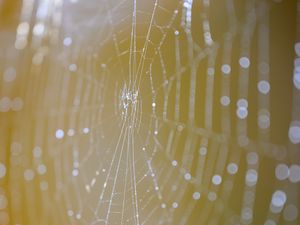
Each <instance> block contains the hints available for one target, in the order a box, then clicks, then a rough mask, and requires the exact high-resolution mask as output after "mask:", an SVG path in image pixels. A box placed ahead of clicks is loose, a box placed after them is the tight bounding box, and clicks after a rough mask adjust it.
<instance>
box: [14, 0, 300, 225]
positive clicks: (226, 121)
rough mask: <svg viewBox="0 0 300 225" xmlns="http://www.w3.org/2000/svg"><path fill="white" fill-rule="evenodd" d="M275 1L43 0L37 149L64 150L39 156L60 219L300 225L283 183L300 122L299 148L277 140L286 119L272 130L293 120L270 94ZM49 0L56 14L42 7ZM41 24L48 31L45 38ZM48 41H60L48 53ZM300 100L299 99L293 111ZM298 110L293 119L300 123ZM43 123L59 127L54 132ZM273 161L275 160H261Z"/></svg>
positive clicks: (290, 189) (139, 224)
mask: <svg viewBox="0 0 300 225" xmlns="http://www.w3.org/2000/svg"><path fill="white" fill-rule="evenodd" d="M47 4H48V6H45V5H47ZM276 4H278V3H276V2H271V1H267V0H261V1H254V0H247V1H240V2H237V1H234V0H226V1H222V2H218V3H216V1H210V0H203V1H193V0H183V1H168V0H147V1H137V0H122V1H116V0H99V1H94V0H86V1H77V0H72V1H65V2H62V1H58V0H57V1H53V2H52V1H39V2H38V4H37V12H40V14H38V13H37V23H36V25H35V27H34V28H36V30H35V31H36V32H35V33H36V34H35V36H37V39H36V40H35V39H34V37H33V39H32V48H33V49H35V51H36V53H35V54H36V55H35V56H36V58H35V59H36V60H34V59H33V64H37V65H39V64H40V63H39V62H40V61H39V59H40V58H39V57H41V55H42V56H43V54H45V55H46V54H49V55H50V56H49V58H46V59H47V60H48V61H47V62H46V65H48V70H49V76H48V77H47V80H46V81H45V82H40V87H39V90H42V89H43V90H44V91H43V92H42V93H43V95H42V96H40V97H39V99H38V101H37V102H38V103H37V104H38V106H39V107H36V110H35V111H34V115H35V118H36V122H35V130H36V133H37V135H36V140H35V141H34V142H35V146H36V147H35V148H34V151H35V153H36V152H39V148H40V147H39V146H42V148H43V149H44V150H43V151H44V154H46V155H49V156H50V157H51V161H49V162H43V160H42V159H39V160H42V161H39V163H38V164H39V165H41V163H42V162H43V163H44V164H47V167H48V169H47V173H48V174H49V173H50V174H51V175H50V176H49V178H48V180H47V182H46V183H45V182H44V183H41V189H42V191H47V190H48V191H49V192H53V195H54V196H55V198H54V201H56V202H57V210H54V211H55V213H54V212H53V214H55V215H56V216H55V217H57V218H56V219H54V221H56V222H57V221H64V222H65V224H89V225H100V224H101V225H102V224H103V225H104V224H105V225H113V224H115V225H120V224H121V225H125V224H134V225H146V224H172V225H173V224H179V225H184V224H209V225H214V224H251V223H252V224H265V225H273V224H281V223H283V222H282V221H284V222H286V224H288V222H295V223H296V220H297V214H298V208H297V207H298V205H299V201H298V200H295V199H294V198H293V197H292V196H294V195H297V194H298V191H299V188H298V189H297V186H295V185H294V186H293V185H283V184H282V183H280V182H281V181H280V180H283V179H284V180H285V181H286V182H290V183H297V182H299V181H298V180H297V179H298V177H297V176H296V178H295V175H293V176H291V175H289V179H290V181H288V180H287V179H288V178H287V177H284V175H281V173H284V171H286V170H285V166H287V165H294V164H295V165H296V164H299V161H297V160H296V159H295V161H290V160H289V159H288V155H290V152H293V151H295V149H296V150H297V148H298V147H297V145H296V144H297V143H294V142H293V138H291V134H294V132H293V131H291V128H290V131H289V132H290V133H289V134H290V139H292V140H291V142H293V143H289V144H288V145H287V144H286V141H287V140H286V139H281V138H278V137H281V136H284V137H285V136H287V135H282V134H283V133H284V134H287V133H288V131H287V130H283V131H281V132H280V134H279V135H278V134H275V135H274V134H273V136H272V133H271V124H272V125H273V124H275V125H273V126H274V127H275V128H273V129H276V126H277V127H279V125H277V124H276V119H277V118H280V115H279V114H277V113H274V115H273V114H272V118H271V111H272V113H273V110H272V109H273V108H272V106H271V98H270V91H271V89H270V87H271V82H272V80H271V77H270V67H271V59H270V54H269V50H270V45H271V44H272V43H271V42H270V27H271V25H270V9H271V7H273V6H274V5H276ZM50 6H51V7H53V9H54V10H53V11H52V13H53V14H51V15H52V20H51V19H49V18H47V19H49V20H47V19H45V18H46V17H43V15H44V14H43V13H45V12H44V11H43V10H46V9H47V7H48V10H49V8H51V7H50ZM43 7H44V8H43ZM39 10H40V11H39ZM58 14H59V15H61V16H62V17H61V18H62V19H61V21H59V19H58V20H57V21H56V20H55V19H56V18H59V16H57V15H58ZM38 15H40V17H39V16H38ZM218 16H219V17H218ZM215 17H218V18H215ZM38 20H40V21H38ZM49 21H51V22H49ZM41 23H42V24H47V26H46V28H47V29H49V30H51V31H52V32H48V33H47V35H49V36H47V37H46V34H43V35H45V36H43V35H42V38H41V37H40V36H41V35H40V34H39V32H40V33H43V31H41V29H39V28H40V27H39V26H38V25H39V24H41ZM59 30H60V31H59ZM55 31H57V33H55ZM33 33H34V31H33ZM59 34H60V35H59ZM51 35H52V36H51ZM38 38H41V40H40V41H41V42H39V41H38ZM17 40H18V39H17ZM35 41H36V42H35ZM43 43H44V44H43ZM18 44H19V45H20V43H17V41H16V44H15V46H16V48H17V47H18V46H19V45H18ZM43 45H49V46H51V45H54V46H55V48H54V50H51V51H50V53H48V50H45V52H47V53H44V52H43V49H44V48H43V47H42V46H43ZM19 48H21V49H22V45H21V47H19ZM33 58H34V57H33ZM254 74H255V75H254ZM37 80H38V79H37ZM296 81H297V80H296ZM253 84H254V85H255V88H252V87H253ZM32 87H33V86H32ZM296 87H297V86H296ZM272 88H273V86H272ZM27 89H30V85H29V88H27ZM297 91H298V92H299V90H296V91H295V93H296V94H295V96H296V95H297V93H298V92H297ZM34 93H35V92H34V91H33V90H32V91H31V92H30V94H28V96H31V95H34ZM295 99H297V100H298V101H299V97H295ZM295 101H296V100H295ZM295 105H296V103H295ZM292 110H294V111H295V110H297V109H296V106H295V108H294V109H293V108H292V109H285V111H284V112H285V113H291V112H292ZM45 118H47V121H46V122H45V121H44V119H45ZM298 120H299V118H297V116H296V117H295V118H293V121H296V125H294V124H295V123H294V122H293V123H292V125H291V127H293V126H294V127H298V128H299V126H298V125H297V121H298ZM288 122H289V120H287V123H288ZM39 132H41V134H39V135H38V133H39ZM44 133H46V134H49V133H50V134H51V138H49V140H47V141H45V140H43V138H42V136H43V134H44ZM276 135H277V136H276ZM296 139H297V137H296ZM296 141H297V140H296ZM44 142H45V143H44ZM295 155H296V156H297V157H296V158H297V159H298V158H299V153H297V154H295ZM35 157H36V156H35ZM38 158H39V157H38ZM265 162H269V164H268V165H272V169H268V168H267V169H262V167H264V165H266V164H265ZM44 164H43V165H44ZM38 168H40V167H38ZM295 168H296V169H295ZM298 169H299V168H298V167H297V166H296V167H294V169H292V167H290V168H288V169H287V170H288V171H289V172H288V173H291V171H295V170H296V171H298ZM41 170H42V169H41V168H40V169H39V171H40V173H43V172H41ZM269 171H270V172H269ZM274 171H275V172H276V171H277V172H276V176H275V175H274V174H275V172H274ZM27 172H28V171H27ZM270 173H272V175H269V174H270ZM278 174H279V175H278ZM293 179H296V180H293ZM268 182H272V183H273V185H272V186H271V185H269V186H265V185H267V184H268ZM48 185H49V187H48ZM298 187H299V186H298ZM264 192H268V193H269V194H268V196H263V197H261V196H262V194H263V193H264ZM259 205H262V206H261V207H263V210H261V208H260V207H259ZM49 206H50V205H48V206H45V207H46V208H48V207H49ZM295 209H296V217H295ZM256 215H257V216H256ZM280 215H283V219H282V218H281V217H280ZM45 217H46V216H45ZM42 221H43V222H44V223H43V224H46V223H47V222H46V219H45V218H44V219H43V220H42Z"/></svg>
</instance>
